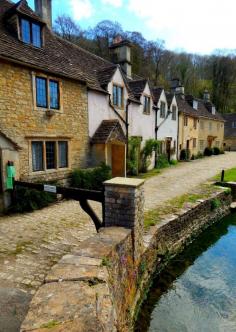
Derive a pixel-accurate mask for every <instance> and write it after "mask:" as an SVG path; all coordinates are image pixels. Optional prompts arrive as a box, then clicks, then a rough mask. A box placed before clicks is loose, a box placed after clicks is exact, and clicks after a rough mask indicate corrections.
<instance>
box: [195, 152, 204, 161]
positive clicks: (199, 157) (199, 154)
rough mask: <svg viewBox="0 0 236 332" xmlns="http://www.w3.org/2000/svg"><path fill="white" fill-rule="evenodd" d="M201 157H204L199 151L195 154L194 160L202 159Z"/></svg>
mask: <svg viewBox="0 0 236 332" xmlns="http://www.w3.org/2000/svg"><path fill="white" fill-rule="evenodd" d="M203 157H204V155H203V153H202V152H200V151H199V152H198V153H197V156H196V159H202V158H203Z"/></svg>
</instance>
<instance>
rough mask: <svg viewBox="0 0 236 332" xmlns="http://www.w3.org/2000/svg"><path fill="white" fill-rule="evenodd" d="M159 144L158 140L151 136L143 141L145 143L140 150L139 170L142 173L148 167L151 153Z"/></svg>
mask: <svg viewBox="0 0 236 332" xmlns="http://www.w3.org/2000/svg"><path fill="white" fill-rule="evenodd" d="M159 145H160V142H159V141H157V140H155V139H152V138H151V139H148V140H147V141H146V142H145V145H144V147H143V149H142V151H141V171H142V172H143V173H146V172H147V171H148V167H149V166H150V164H151V158H152V154H153V152H155V151H157V150H158V148H159Z"/></svg>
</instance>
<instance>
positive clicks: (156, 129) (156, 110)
mask: <svg viewBox="0 0 236 332" xmlns="http://www.w3.org/2000/svg"><path fill="white" fill-rule="evenodd" d="M153 109H154V111H155V140H157V132H158V126H157V112H158V111H159V108H158V107H157V106H155V107H153ZM156 167H157V151H155V168H156Z"/></svg>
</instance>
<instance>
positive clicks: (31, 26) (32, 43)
mask: <svg viewBox="0 0 236 332" xmlns="http://www.w3.org/2000/svg"><path fill="white" fill-rule="evenodd" d="M22 21H25V22H28V24H29V39H30V42H29V43H28V42H26V41H24V40H23V29H22ZM19 24H20V39H21V41H22V42H23V43H24V44H27V45H31V46H33V47H36V48H42V47H43V27H42V25H41V24H39V23H38V22H35V21H32V20H29V19H27V18H25V17H21V18H20V22H19ZM33 24H34V25H35V26H38V27H39V28H40V46H38V45H36V44H35V43H34V42H33V41H34V37H33V36H34V33H33Z"/></svg>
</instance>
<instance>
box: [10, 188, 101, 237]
mask: <svg viewBox="0 0 236 332" xmlns="http://www.w3.org/2000/svg"><path fill="white" fill-rule="evenodd" d="M16 187H24V188H30V189H35V190H39V191H44V192H47V193H51V194H55V195H57V194H60V195H62V196H63V197H64V198H68V199H74V200H76V201H79V202H80V206H81V208H82V209H83V210H84V211H85V212H86V213H87V214H88V215H89V216H90V217H91V219H92V220H93V222H94V225H95V227H96V230H97V231H98V230H99V229H100V228H101V227H103V226H104V202H105V199H104V191H96V190H86V189H78V188H67V187H60V186H52V185H48V184H40V183H31V182H21V181H15V182H14V191H15V188H16ZM13 194H14V192H13ZM88 201H95V202H100V203H101V204H102V211H103V218H102V220H100V218H99V217H98V216H97V214H96V213H95V211H94V210H93V209H92V207H91V205H90V204H89V202H88Z"/></svg>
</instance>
